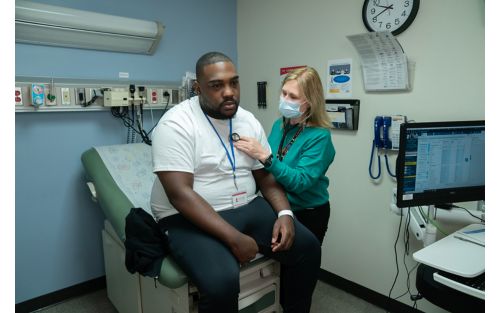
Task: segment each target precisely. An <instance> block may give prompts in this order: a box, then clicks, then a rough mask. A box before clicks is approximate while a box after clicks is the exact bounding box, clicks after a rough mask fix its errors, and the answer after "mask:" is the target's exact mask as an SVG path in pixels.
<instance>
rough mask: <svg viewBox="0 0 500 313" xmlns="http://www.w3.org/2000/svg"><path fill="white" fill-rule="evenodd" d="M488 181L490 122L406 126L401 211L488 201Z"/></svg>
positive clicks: (398, 202)
mask: <svg viewBox="0 0 500 313" xmlns="http://www.w3.org/2000/svg"><path fill="white" fill-rule="evenodd" d="M484 176H485V124H484V121H455V122H427V123H405V124H402V125H401V131H400V143H399V153H398V159H397V161H396V179H397V196H396V205H397V206H398V207H400V208H403V207H411V206H419V205H436V206H438V205H444V204H452V203H456V202H464V201H476V200H484V185H485V182H484V181H485V180H484Z"/></svg>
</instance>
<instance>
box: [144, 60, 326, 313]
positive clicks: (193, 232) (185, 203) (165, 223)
mask: <svg viewBox="0 0 500 313" xmlns="http://www.w3.org/2000/svg"><path fill="white" fill-rule="evenodd" d="M196 76H197V81H196V82H195V85H194V87H195V91H196V93H197V95H198V96H197V97H193V98H191V99H188V100H186V101H184V102H182V103H180V104H178V105H177V106H175V107H174V108H172V109H171V110H169V111H168V112H167V113H166V114H165V115H164V116H163V117H162V118H161V119H160V121H159V123H158V126H157V127H156V129H155V130H154V133H153V138H152V139H153V144H152V146H153V150H152V151H153V170H154V172H155V173H156V174H157V178H156V180H155V183H154V184H153V191H152V194H151V206H152V211H153V214H154V215H155V218H156V219H157V220H158V223H159V224H160V227H161V228H162V230H164V231H165V232H166V234H167V235H168V240H169V244H170V250H171V254H172V255H173V257H174V259H175V260H176V261H177V263H178V264H179V266H180V267H181V268H182V269H183V270H184V271H185V272H186V274H187V275H188V277H189V278H190V279H191V280H192V281H193V282H194V283H195V284H196V286H197V287H198V290H199V291H200V302H199V306H198V309H199V312H200V313H205V312H218V313H220V312H225V313H231V312H238V294H239V291H240V285H239V271H240V266H241V265H243V264H246V263H248V262H250V261H251V260H252V259H253V258H254V257H255V256H256V254H257V252H259V253H262V254H263V255H265V256H269V257H271V258H273V259H276V260H278V261H279V262H281V263H282V264H284V265H286V266H288V267H289V269H290V270H289V271H287V273H286V277H282V280H281V281H282V284H281V305H282V307H283V309H284V312H285V313H292V312H301V313H303V312H309V310H310V306H311V297H312V293H313V290H314V287H315V285H316V282H317V277H318V273H319V267H320V261H321V251H320V246H319V242H318V240H317V239H316V237H315V236H314V235H313V234H312V233H311V232H310V231H309V230H308V229H306V228H305V227H304V226H303V225H302V224H300V222H298V221H296V220H294V217H293V213H292V212H291V211H290V205H289V203H288V200H287V198H286V196H285V193H284V191H283V189H282V188H281V186H280V185H279V184H277V183H276V181H275V180H274V178H273V176H272V175H271V174H270V173H268V172H267V171H265V170H264V169H263V165H262V164H260V163H259V161H257V160H254V159H252V158H251V157H249V156H248V155H246V154H245V153H243V152H240V151H238V150H237V149H235V148H234V147H233V140H238V137H239V135H242V136H249V137H255V138H258V140H259V141H260V142H261V143H262V144H263V145H265V146H266V147H267V146H268V143H267V141H266V135H265V133H264V130H263V128H262V126H261V125H260V123H259V122H258V121H257V119H256V118H255V117H254V116H253V115H252V114H251V113H250V112H248V111H246V110H245V109H243V108H241V107H239V96H240V86H239V77H238V74H237V72H236V68H235V65H234V63H233V62H232V61H231V59H229V58H228V57H227V56H226V55H224V54H222V53H218V52H209V53H207V54H205V55H203V56H201V57H200V59H199V60H198V62H197V63H196ZM257 188H258V189H259V190H260V191H261V192H262V195H263V196H264V198H262V197H260V196H257V194H256V193H257Z"/></svg>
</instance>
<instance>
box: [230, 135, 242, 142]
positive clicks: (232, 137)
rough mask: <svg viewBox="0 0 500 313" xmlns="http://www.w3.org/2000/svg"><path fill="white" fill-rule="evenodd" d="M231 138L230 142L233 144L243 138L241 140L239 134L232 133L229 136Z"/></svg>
mask: <svg viewBox="0 0 500 313" xmlns="http://www.w3.org/2000/svg"><path fill="white" fill-rule="evenodd" d="M229 138H230V140H232V141H233V142H236V141H239V140H240V139H241V138H240V135H239V134H238V133H232V134H230V135H229Z"/></svg>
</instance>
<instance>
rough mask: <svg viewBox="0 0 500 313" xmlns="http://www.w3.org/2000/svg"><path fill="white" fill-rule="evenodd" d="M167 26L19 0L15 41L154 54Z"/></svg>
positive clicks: (17, 3) (17, 1) (17, 2)
mask: <svg viewBox="0 0 500 313" xmlns="http://www.w3.org/2000/svg"><path fill="white" fill-rule="evenodd" d="M164 30H165V26H163V25H162V24H161V23H159V22H155V21H146V20H139V19H134V18H128V17H121V16H114V15H108V14H101V13H95V12H90V11H82V10H76V9H70V8H65V7H60V6H54V5H47V4H42V3H36V2H31V1H24V0H16V42H19V43H28V44H38V45H49V46H60V47H69V48H80V49H92V50H106V51H117V52H127V53H140V54H153V53H154V52H155V50H156V48H157V46H158V43H159V42H160V40H161V38H162V35H163V32H164Z"/></svg>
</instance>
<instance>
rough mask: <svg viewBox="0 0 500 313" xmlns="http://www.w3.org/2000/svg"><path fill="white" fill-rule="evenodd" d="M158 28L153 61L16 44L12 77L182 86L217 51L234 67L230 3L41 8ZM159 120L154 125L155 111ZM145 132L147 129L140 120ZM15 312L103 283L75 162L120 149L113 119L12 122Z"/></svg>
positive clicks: (96, 221)
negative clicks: (86, 154) (125, 79)
mask: <svg viewBox="0 0 500 313" xmlns="http://www.w3.org/2000/svg"><path fill="white" fill-rule="evenodd" d="M39 2H43V3H47V4H55V5H61V6H67V7H71V8H76V9H83V10H91V11H98V12H100V13H106V14H113V15H120V16H127V17H133V18H139V19H148V20H158V21H161V22H162V23H163V24H164V25H165V26H166V30H165V34H164V37H163V39H162V41H161V43H160V45H159V47H158V50H157V51H156V53H155V54H154V55H152V56H147V55H135V54H125V53H114V52H102V51H92V50H77V49H67V48H58V47H44V46H34V45H26V44H16V52H15V57H16V75H17V76H41V77H61V78H86V79H98V80H114V79H116V80H117V79H118V72H129V73H130V81H131V82H133V81H134V80H138V81H140V80H154V81H169V82H173V81H177V82H178V81H180V80H181V78H182V76H183V75H184V73H185V72H186V71H191V72H194V67H195V66H194V65H195V62H196V60H197V58H198V57H199V56H200V55H201V54H203V53H205V52H207V51H210V50H218V51H222V52H224V53H226V54H227V55H228V56H230V57H232V58H233V60H234V61H235V63H237V59H236V53H237V52H236V1H234V0H212V1H203V0H198V1H196V0H170V1H154V0H143V1H134V0H121V1H119V0H110V1H98V0H85V1H83V0H80V1H76V0H72V1H62V0H60V1H57V0H52V1H49V0H45V1H39ZM155 115H156V116H155V118H156V119H157V118H159V116H158V115H159V111H158V112H156V114H155ZM145 120H147V124H146V129H149V128H150V127H151V125H152V124H151V122H149V113H147V114H145ZM15 127H16V130H15V152H16V168H15V171H16V184H15V190H16V194H15V200H16V225H15V232H16V243H15V246H16V287H15V288H16V303H19V302H23V301H26V300H29V299H32V298H35V297H38V296H41V295H44V294H47V293H51V292H54V291H57V290H61V289H63V288H66V287H69V286H73V285H75V284H79V283H82V282H85V281H88V280H91V279H93V278H96V277H100V276H102V275H104V265H103V255H102V245H101V239H100V231H101V229H102V227H103V218H104V216H103V215H102V213H101V211H100V209H99V208H98V206H97V205H96V204H95V203H93V202H92V201H91V200H90V195H89V192H88V190H87V189H86V188H87V187H86V185H85V179H84V173H83V168H82V165H81V162H80V155H81V153H82V152H83V151H85V150H86V149H88V148H90V147H91V146H98V145H110V144H121V143H125V142H126V135H127V131H126V129H125V127H124V126H123V124H122V123H121V121H120V120H118V119H116V118H114V117H112V116H111V113H110V112H109V111H102V112H58V113H16V125H15Z"/></svg>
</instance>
